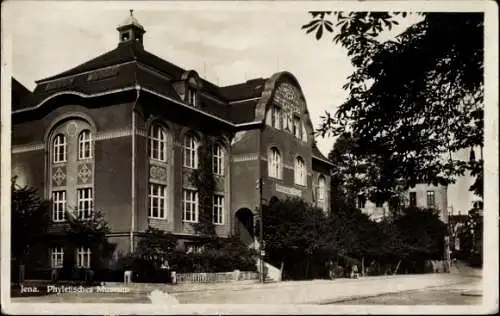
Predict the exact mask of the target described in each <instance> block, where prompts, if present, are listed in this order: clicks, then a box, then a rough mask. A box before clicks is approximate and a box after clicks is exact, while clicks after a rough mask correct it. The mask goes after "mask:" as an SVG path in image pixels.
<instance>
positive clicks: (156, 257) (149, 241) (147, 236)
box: [136, 226, 177, 269]
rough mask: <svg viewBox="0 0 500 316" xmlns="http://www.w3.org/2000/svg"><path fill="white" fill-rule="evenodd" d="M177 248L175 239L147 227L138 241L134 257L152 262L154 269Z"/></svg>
mask: <svg viewBox="0 0 500 316" xmlns="http://www.w3.org/2000/svg"><path fill="white" fill-rule="evenodd" d="M176 246H177V237H175V236H174V235H172V234H170V233H168V232H165V231H164V230H161V229H158V228H154V227H151V226H149V227H148V229H147V230H146V232H145V233H144V234H143V235H142V236H141V238H140V239H139V244H138V245H137V254H136V256H137V257H139V258H141V259H144V260H147V261H150V262H152V264H153V265H154V266H155V267H156V268H158V269H159V268H160V266H161V265H162V264H163V263H164V261H165V260H168V258H169V257H170V256H171V254H172V253H173V252H174V250H175V248H176Z"/></svg>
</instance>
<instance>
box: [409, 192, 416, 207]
mask: <svg viewBox="0 0 500 316" xmlns="http://www.w3.org/2000/svg"><path fill="white" fill-rule="evenodd" d="M410 206H417V192H410Z"/></svg>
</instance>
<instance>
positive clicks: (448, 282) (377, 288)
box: [12, 269, 481, 305]
mask: <svg viewBox="0 0 500 316" xmlns="http://www.w3.org/2000/svg"><path fill="white" fill-rule="evenodd" d="M110 286H111V285H110ZM114 286H119V284H116V285H114ZM120 286H123V284H122V285H120ZM130 289H131V290H130V292H128V293H87V294H69V293H66V294H60V295H46V296H38V297H20V298H13V299H12V302H66V303H68V302H74V303H151V302H153V303H160V304H173V303H175V302H179V303H181V304H185V303H188V304H391V303H392V304H412V305H413V304H429V305H430V304H434V301H438V302H442V304H447V302H451V304H480V303H481V301H480V296H479V295H481V272H480V270H470V269H469V270H462V271H454V272H453V273H440V274H420V275H396V276H393V275H390V276H376V277H363V278H360V279H335V280H312V281H285V282H275V283H266V284H259V283H255V281H239V282H232V283H222V284H182V285H163V286H158V285H154V286H153V285H139V284H135V285H134V286H132V287H131V288H130ZM423 290H425V291H423ZM450 291H451V292H450ZM424 292H425V293H433V294H432V295H424V296H422V293H424ZM412 293H413V294H412ZM440 293H441V294H442V295H441V294H440ZM450 293H452V294H454V298H455V299H454V300H444V299H442V297H443V295H450ZM391 295H392V296H391ZM405 295H406V296H405ZM419 295H420V296H419ZM464 295H467V296H464ZM384 296H385V300H384ZM377 297H380V299H379V301H378V302H376V301H375V303H373V300H374V299H375V298H377ZM405 297H406V300H405V299H404V298H405ZM457 297H458V298H457ZM472 297H474V298H472ZM440 298H441V299H440ZM363 299H364V300H365V301H363ZM398 302H399V303H398ZM412 302H413V303H412Z"/></svg>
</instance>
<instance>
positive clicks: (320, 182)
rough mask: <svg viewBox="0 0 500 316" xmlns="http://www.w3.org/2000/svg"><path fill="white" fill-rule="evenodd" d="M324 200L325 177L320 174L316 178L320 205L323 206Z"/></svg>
mask: <svg viewBox="0 0 500 316" xmlns="http://www.w3.org/2000/svg"><path fill="white" fill-rule="evenodd" d="M325 200H326V180H325V177H323V176H320V177H319V179H318V204H319V205H320V207H322V208H324V207H325Z"/></svg>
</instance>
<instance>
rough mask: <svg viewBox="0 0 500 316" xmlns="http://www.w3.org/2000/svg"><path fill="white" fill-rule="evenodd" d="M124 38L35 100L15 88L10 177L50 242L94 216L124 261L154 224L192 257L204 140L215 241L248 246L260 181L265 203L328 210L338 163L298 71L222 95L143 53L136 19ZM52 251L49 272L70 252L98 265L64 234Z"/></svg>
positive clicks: (42, 85) (54, 80)
mask: <svg viewBox="0 0 500 316" xmlns="http://www.w3.org/2000/svg"><path fill="white" fill-rule="evenodd" d="M117 30H118V34H117V35H118V45H117V47H116V48H115V49H113V50H111V51H108V52H106V53H104V54H102V55H100V56H98V57H96V58H94V59H92V60H90V61H87V62H85V63H83V64H81V65H78V66H76V67H74V68H72V69H69V70H67V71H64V72H63V73H60V74H58V75H55V76H52V77H49V78H45V79H42V80H39V81H37V86H36V88H35V90H34V92H33V93H31V92H30V91H29V90H28V89H26V88H24V87H23V86H22V85H21V84H20V83H19V82H17V81H16V80H15V79H13V82H12V93H13V98H12V102H13V104H12V172H13V176H17V179H18V181H19V183H20V184H22V185H25V184H27V185H31V186H33V187H36V188H38V190H39V192H40V194H41V195H42V197H43V198H46V199H52V200H53V209H52V214H51V217H52V223H51V227H50V231H51V232H52V233H54V234H58V233H59V234H60V233H61V232H62V231H63V227H65V226H66V225H68V224H67V217H66V214H67V211H69V212H70V213H72V214H74V215H75V216H78V217H80V218H87V217H90V216H92V214H93V211H94V210H99V211H101V212H102V213H103V215H104V217H105V219H106V220H107V221H108V223H109V225H110V227H111V230H112V232H111V234H110V235H109V238H110V241H111V242H113V243H116V244H117V252H121V253H127V252H129V251H134V250H135V248H136V245H137V242H138V238H140V235H141V233H142V232H144V231H145V230H146V229H147V227H148V226H149V225H150V226H152V227H156V228H159V229H163V230H165V231H169V232H171V233H173V234H176V235H177V236H180V237H181V238H182V240H183V243H184V246H185V247H186V248H192V249H195V248H196V247H197V243H199V241H200V239H199V236H197V235H196V234H195V232H194V229H193V225H192V224H194V223H197V222H198V221H199V196H198V189H197V187H196V186H195V185H194V184H193V183H192V181H191V179H190V174H192V172H193V170H195V169H197V168H198V167H199V164H200V159H201V158H200V157H199V152H198V149H199V146H200V145H201V144H202V142H204V141H205V140H207V139H208V140H210V143H212V144H213V145H211V146H212V147H211V155H212V157H211V161H212V163H211V164H212V172H213V174H214V176H215V178H216V189H215V191H216V192H215V194H214V196H213V213H212V221H213V223H214V224H215V226H216V231H217V234H218V235H219V236H221V237H225V236H229V235H234V234H237V235H239V236H240V237H241V238H242V239H243V240H244V241H245V242H247V243H248V244H251V243H252V242H253V237H254V230H253V225H254V219H255V216H254V215H255V212H256V209H257V208H258V206H259V205H260V203H261V200H260V198H261V197H260V196H259V190H258V188H257V187H256V184H257V183H258V180H259V179H262V181H263V184H262V201H263V202H264V203H266V202H269V201H271V200H272V199H276V198H277V199H284V198H287V197H300V198H302V199H304V200H306V201H308V202H310V203H313V204H315V205H317V206H319V207H321V208H323V209H324V211H325V212H326V213H328V212H329V205H330V202H329V196H330V194H329V191H330V176H329V170H330V168H331V163H330V161H328V159H327V158H325V157H324V156H323V155H322V154H321V153H320V151H319V150H318V148H317V147H316V145H315V142H314V137H313V126H312V123H311V119H310V117H309V111H308V109H307V104H306V100H305V97H304V95H303V93H302V90H301V88H300V85H299V82H298V81H297V79H296V78H295V77H294V76H293V75H292V74H291V73H289V72H279V73H276V74H274V75H272V76H271V77H270V78H265V79H264V78H257V79H253V80H249V81H247V82H244V83H240V84H235V85H231V86H225V87H219V86H216V85H214V84H213V83H211V82H208V81H206V80H205V79H203V78H200V76H199V75H198V73H197V72H196V71H194V70H185V69H182V68H180V67H178V66H176V65H174V64H172V63H170V62H168V61H165V60H163V59H161V58H159V57H157V56H155V55H153V54H151V53H149V52H147V51H146V50H145V49H144V43H143V35H144V34H145V32H146V30H145V29H144V27H143V26H142V25H141V24H140V23H139V22H138V21H137V20H136V19H135V18H134V17H133V16H132V15H131V16H130V17H128V18H127V20H126V21H125V22H124V23H122V24H121V25H120V26H119V27H118V28H117ZM68 49H71V47H69V48H68ZM75 49H77V48H75ZM47 247H48V249H47V252H46V253H47V254H48V256H47V258H46V265H47V266H49V265H51V263H52V266H53V267H59V266H61V265H62V258H63V257H64V252H67V251H74V252H75V253H74V255H75V257H76V258H77V263H78V265H79V266H86V265H87V264H88V263H89V262H90V257H91V256H92V254H91V253H90V250H89V249H87V248H84V247H80V248H78V249H77V250H71V249H70V250H68V249H67V248H65V242H64V236H60V241H59V242H58V243H54V244H53V245H47Z"/></svg>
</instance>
